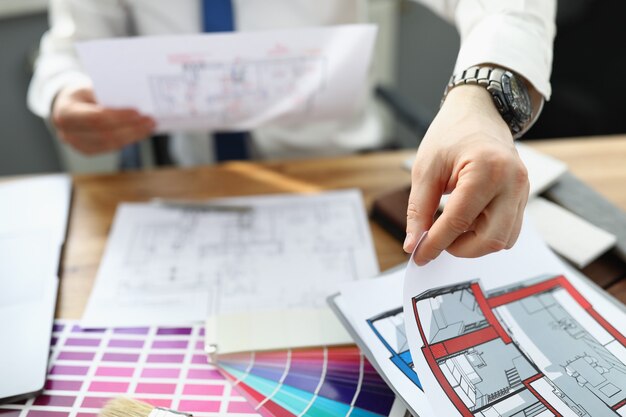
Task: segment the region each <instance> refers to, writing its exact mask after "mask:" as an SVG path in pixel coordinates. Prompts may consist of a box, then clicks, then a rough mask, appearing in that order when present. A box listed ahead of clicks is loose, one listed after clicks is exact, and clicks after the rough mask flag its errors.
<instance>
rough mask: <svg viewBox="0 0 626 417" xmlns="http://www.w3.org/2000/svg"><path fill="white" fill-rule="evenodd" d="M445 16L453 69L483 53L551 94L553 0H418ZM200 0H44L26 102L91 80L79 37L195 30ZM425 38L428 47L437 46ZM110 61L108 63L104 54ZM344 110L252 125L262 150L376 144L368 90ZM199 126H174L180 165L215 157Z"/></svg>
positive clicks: (336, 10)
mask: <svg viewBox="0 0 626 417" xmlns="http://www.w3.org/2000/svg"><path fill="white" fill-rule="evenodd" d="M233 2H234V8H235V15H236V22H235V26H236V28H237V30H240V31H252V30H261V29H271V28H294V27H303V26H319V25H337V24H346V23H356V22H363V21H365V20H366V17H367V9H366V7H367V3H366V0H233ZM420 2H421V3H423V4H425V5H426V6H428V7H429V8H431V9H432V10H434V11H435V12H437V13H438V14H440V15H441V16H442V17H444V18H445V19H447V20H449V21H451V22H453V23H454V24H455V25H456V27H457V29H458V30H459V33H460V36H461V48H460V51H459V55H458V59H457V62H456V65H455V71H458V70H462V69H465V68H468V67H470V66H472V65H476V64H481V63H492V64H496V65H501V66H505V67H507V68H510V69H512V70H514V71H515V72H517V73H518V74H521V75H523V76H524V77H525V78H526V79H527V80H529V81H530V82H531V83H532V84H533V86H534V87H535V88H536V89H537V90H538V91H539V92H540V93H541V94H542V95H543V96H544V97H545V98H546V99H548V98H549V96H550V82H549V80H550V71H551V66H552V43H553V39H554V35H555V24H554V19H555V14H556V0H421V1H420ZM201 7H202V6H201V1H199V0H177V1H172V0H51V1H50V9H49V13H50V30H49V31H48V32H46V34H44V36H43V38H42V41H41V48H40V56H39V58H38V60H37V64H36V69H35V75H34V77H33V80H32V82H31V85H30V89H29V92H28V104H29V107H30V108H31V110H32V111H33V112H34V113H36V114H37V115H39V116H41V117H43V118H48V117H49V115H50V110H51V105H52V103H53V100H54V97H55V96H56V95H57V94H58V92H59V91H60V90H61V89H62V88H64V87H68V86H76V85H82V84H87V85H88V84H90V80H89V77H88V76H87V74H85V72H84V71H83V69H82V68H81V65H80V62H79V61H78V59H77V56H76V54H75V51H74V46H73V45H74V42H75V41H77V40H85V39H94V38H106V37H119V36H136V35H137V36H145V35H160V34H182V33H197V32H200V31H201V30H202V13H201ZM436 47H437V44H436V42H433V48H436ZM112 65H114V64H112ZM362 109H363V110H362V111H361V112H359V113H357V114H355V115H354V117H352V118H350V119H346V120H340V121H337V120H332V121H331V120H329V121H327V122H323V123H315V124H307V125H305V126H302V125H298V126H289V125H267V126H263V127H260V128H258V129H256V130H255V131H254V148H255V150H256V152H257V153H258V155H259V156H260V157H265V158H269V157H298V156H316V155H333V154H335V155H338V154H345V153H350V152H354V151H356V150H359V149H367V148H375V147H379V146H381V145H383V144H384V143H383V142H384V138H383V131H382V125H381V122H380V118H379V117H378V115H377V114H376V110H375V108H374V106H373V104H372V100H371V99H370V100H368V101H367V102H365V103H363V105H362ZM211 148H212V147H211V145H210V142H209V141H208V140H207V135H206V134H198V133H185V132H173V141H172V153H173V155H174V157H175V159H177V160H178V162H179V163H181V164H183V165H191V164H198V163H208V162H211V161H212V159H213V155H212V151H211Z"/></svg>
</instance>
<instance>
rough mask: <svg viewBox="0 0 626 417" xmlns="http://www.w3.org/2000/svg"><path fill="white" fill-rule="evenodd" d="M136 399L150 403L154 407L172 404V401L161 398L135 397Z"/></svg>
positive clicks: (166, 406)
mask: <svg viewBox="0 0 626 417" xmlns="http://www.w3.org/2000/svg"><path fill="white" fill-rule="evenodd" d="M137 400H139V401H141V402H144V403H148V404H152V405H153V406H155V407H163V408H170V407H171V406H172V401H170V400H165V399H163V398H137Z"/></svg>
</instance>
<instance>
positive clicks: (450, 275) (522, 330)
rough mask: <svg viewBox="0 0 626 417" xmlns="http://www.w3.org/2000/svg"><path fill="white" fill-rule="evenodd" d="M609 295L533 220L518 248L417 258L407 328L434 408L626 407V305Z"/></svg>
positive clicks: (407, 286) (575, 410) (565, 411)
mask: <svg viewBox="0 0 626 417" xmlns="http://www.w3.org/2000/svg"><path fill="white" fill-rule="evenodd" d="M607 297H608V295H607V294H605V293H603V292H601V291H598V290H596V289H595V287H594V286H592V285H590V284H589V283H588V282H587V281H586V280H584V279H583V278H581V277H580V276H579V275H578V273H577V272H576V271H574V270H573V269H572V268H571V267H569V266H567V265H566V264H564V263H563V262H561V261H560V260H559V259H558V258H557V257H556V256H555V255H554V254H553V253H552V252H550V250H549V249H548V248H547V246H546V245H545V244H544V243H543V241H542V240H541V239H540V238H539V236H538V234H537V232H535V231H534V229H533V228H532V226H531V225H530V224H529V221H528V220H526V224H525V225H524V227H523V229H522V233H521V235H520V237H519V240H518V242H517V244H516V245H515V246H514V247H513V248H512V249H511V250H508V251H501V252H498V253H495V254H491V255H487V256H485V257H482V258H479V259H459V258H455V257H453V256H451V255H449V254H447V253H443V254H442V255H441V256H440V257H439V258H437V259H436V260H435V261H433V262H431V263H430V264H428V265H426V266H424V267H421V268H420V267H417V266H416V265H415V264H414V263H413V262H409V265H408V267H407V270H406V276H405V283H404V313H405V314H404V317H405V326H406V332H407V333H406V335H407V339H408V344H409V347H410V351H411V356H412V358H413V363H414V365H415V369H416V370H417V373H418V375H419V377H420V380H421V381H422V383H423V386H424V390H425V392H426V394H427V395H428V398H429V400H430V401H431V405H432V407H433V409H435V410H438V414H439V415H442V416H443V415H445V416H450V417H453V416H461V415H476V416H481V417H483V416H485V417H486V416H492V415H496V416H497V415H499V416H513V415H515V416H517V415H541V416H543V415H553V414H554V412H550V411H549V408H548V407H551V408H552V409H553V410H555V411H556V412H558V414H559V415H562V416H577V415H580V413H581V411H580V410H586V412H588V413H589V415H591V416H605V415H606V416H609V415H616V412H615V411H614V410H613V409H611V407H616V408H619V407H622V410H621V412H619V411H618V413H619V414H620V415H623V412H624V411H625V410H626V409H624V408H623V405H624V404H623V401H622V399H623V397H624V395H623V392H625V390H626V377H625V376H624V375H625V371H626V347H625V344H626V338H624V334H626V314H625V313H624V310H622V309H620V308H618V307H617V306H616V305H615V304H614V303H612V302H611V301H610V300H609V298H607ZM618 392H619V393H620V395H615V394H616V393H618ZM618 398H619V399H618ZM620 401H622V403H621V405H620ZM544 403H547V404H548V405H547V406H546V405H544Z"/></svg>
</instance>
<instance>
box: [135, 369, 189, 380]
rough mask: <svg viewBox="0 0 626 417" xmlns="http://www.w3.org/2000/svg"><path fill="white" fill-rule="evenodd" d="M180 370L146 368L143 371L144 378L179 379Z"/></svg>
mask: <svg viewBox="0 0 626 417" xmlns="http://www.w3.org/2000/svg"><path fill="white" fill-rule="evenodd" d="M179 376H180V369H177V368H146V369H144V370H143V371H141V377H142V378H178V377H179Z"/></svg>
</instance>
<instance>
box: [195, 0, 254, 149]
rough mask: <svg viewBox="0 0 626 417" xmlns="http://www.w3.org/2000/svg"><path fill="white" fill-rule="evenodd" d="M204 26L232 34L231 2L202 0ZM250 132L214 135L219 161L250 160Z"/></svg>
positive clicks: (233, 26) (208, 30) (213, 30)
mask: <svg viewBox="0 0 626 417" xmlns="http://www.w3.org/2000/svg"><path fill="white" fill-rule="evenodd" d="M202 26H203V29H204V31H205V32H232V31H233V30H235V15H234V13H233V4H232V1H231V0H202ZM248 136H249V134H248V132H228V133H219V132H218V133H214V134H213V144H214V148H215V157H216V159H217V160H218V161H228V160H233V159H248V157H249V155H248V149H247V139H248Z"/></svg>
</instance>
